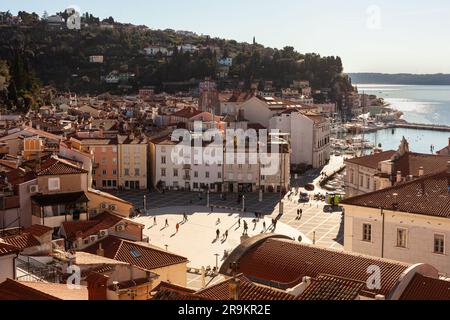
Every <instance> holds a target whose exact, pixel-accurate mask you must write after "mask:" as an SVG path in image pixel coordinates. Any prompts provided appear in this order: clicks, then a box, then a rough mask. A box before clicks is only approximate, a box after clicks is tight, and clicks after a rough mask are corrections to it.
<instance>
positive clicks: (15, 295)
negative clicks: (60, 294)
mask: <svg viewBox="0 0 450 320" xmlns="http://www.w3.org/2000/svg"><path fill="white" fill-rule="evenodd" d="M0 300H59V299H58V298H56V297H54V296H51V295H49V294H47V293H44V292H42V291H39V290H36V289H33V288H30V287H28V286H26V285H24V284H23V283H22V282H19V281H15V280H11V279H6V280H5V281H4V282H2V283H0Z"/></svg>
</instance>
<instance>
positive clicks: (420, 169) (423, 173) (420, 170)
mask: <svg viewBox="0 0 450 320" xmlns="http://www.w3.org/2000/svg"><path fill="white" fill-rule="evenodd" d="M424 175H425V169H424V168H423V167H420V168H419V177H422V176H424Z"/></svg>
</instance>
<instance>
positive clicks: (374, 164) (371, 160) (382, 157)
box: [345, 150, 395, 169]
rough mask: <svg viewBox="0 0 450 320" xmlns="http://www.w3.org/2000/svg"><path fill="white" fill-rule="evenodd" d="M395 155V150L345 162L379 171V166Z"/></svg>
mask: <svg viewBox="0 0 450 320" xmlns="http://www.w3.org/2000/svg"><path fill="white" fill-rule="evenodd" d="M394 154H395V151H394V150H389V151H384V152H380V153H375V154H372V155H369V156H363V157H357V158H353V159H346V160H345V162H348V163H353V164H357V165H360V166H363V167H367V168H371V169H378V164H379V163H380V162H382V161H386V160H389V159H391V158H392V156H393V155H394Z"/></svg>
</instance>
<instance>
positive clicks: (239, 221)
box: [238, 218, 241, 228]
mask: <svg viewBox="0 0 450 320" xmlns="http://www.w3.org/2000/svg"><path fill="white" fill-rule="evenodd" d="M240 227H241V218H239V220H238V228H240Z"/></svg>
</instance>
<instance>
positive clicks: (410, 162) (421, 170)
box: [344, 138, 450, 197]
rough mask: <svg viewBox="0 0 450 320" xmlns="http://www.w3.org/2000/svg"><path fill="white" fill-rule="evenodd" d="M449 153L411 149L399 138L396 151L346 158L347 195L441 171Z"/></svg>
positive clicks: (390, 185) (448, 158)
mask: <svg viewBox="0 0 450 320" xmlns="http://www.w3.org/2000/svg"><path fill="white" fill-rule="evenodd" d="M449 160H450V156H442V155H431V154H420V153H414V152H410V150H409V144H408V141H406V139H405V138H403V139H402V141H401V143H400V146H399V148H398V150H397V151H393V150H390V151H385V152H376V153H374V154H372V155H369V156H363V157H358V158H353V159H347V160H345V165H346V175H345V180H344V181H345V190H346V196H347V197H353V196H358V195H362V194H366V193H369V192H373V191H376V190H381V189H385V188H389V187H392V186H394V185H397V184H400V183H404V182H406V181H412V180H415V179H418V178H420V177H422V176H424V175H427V174H432V173H436V172H439V171H441V170H444V169H445V168H446V166H447V162H448V161H449Z"/></svg>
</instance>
